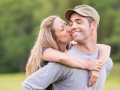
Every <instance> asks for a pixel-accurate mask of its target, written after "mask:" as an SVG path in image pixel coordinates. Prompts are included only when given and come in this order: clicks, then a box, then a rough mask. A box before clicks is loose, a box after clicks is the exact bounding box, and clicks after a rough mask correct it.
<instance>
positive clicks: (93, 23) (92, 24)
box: [91, 21, 97, 31]
mask: <svg viewBox="0 0 120 90" xmlns="http://www.w3.org/2000/svg"><path fill="white" fill-rule="evenodd" d="M91 28H92V30H93V31H94V30H97V22H95V21H93V22H92V23H91Z"/></svg>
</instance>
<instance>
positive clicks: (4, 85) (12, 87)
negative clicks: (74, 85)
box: [0, 63, 120, 90]
mask: <svg viewBox="0 0 120 90" xmlns="http://www.w3.org/2000/svg"><path fill="white" fill-rule="evenodd" d="M25 78H26V77H25V73H15V74H0V90H21V84H22V82H23V81H24V80H25ZM103 90H120V63H114V66H113V69H112V71H111V72H110V74H109V76H108V77H107V80H106V83H105V86H104V88H103Z"/></svg>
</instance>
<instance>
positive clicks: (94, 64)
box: [86, 59, 103, 71]
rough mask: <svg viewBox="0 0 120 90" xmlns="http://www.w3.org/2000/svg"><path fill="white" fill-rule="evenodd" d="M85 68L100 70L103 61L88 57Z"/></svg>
mask: <svg viewBox="0 0 120 90" xmlns="http://www.w3.org/2000/svg"><path fill="white" fill-rule="evenodd" d="M86 64H87V68H86V69H87V70H95V71H100V70H101V68H102V67H103V63H102V62H101V61H100V60H95V59H90V60H87V61H86Z"/></svg>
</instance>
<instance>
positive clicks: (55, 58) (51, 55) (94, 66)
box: [42, 48, 102, 71]
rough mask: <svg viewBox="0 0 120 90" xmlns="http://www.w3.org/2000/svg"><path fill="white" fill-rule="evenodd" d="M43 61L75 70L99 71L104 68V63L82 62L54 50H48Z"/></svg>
mask: <svg viewBox="0 0 120 90" xmlns="http://www.w3.org/2000/svg"><path fill="white" fill-rule="evenodd" d="M42 59H43V60H45V61H52V62H58V63H62V64H65V65H67V66H70V67H74V68H82V69H87V70H97V71H99V70H100V69H101V68H102V63H101V62H100V61H99V60H87V61H85V60H82V59H80V58H77V57H75V56H73V55H71V54H67V53H62V52H60V51H58V50H54V49H52V48H47V49H46V50H45V51H44V52H43V55H42Z"/></svg>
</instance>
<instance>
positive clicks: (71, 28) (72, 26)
mask: <svg viewBox="0 0 120 90" xmlns="http://www.w3.org/2000/svg"><path fill="white" fill-rule="evenodd" d="M76 28H77V26H76V24H74V23H73V24H72V25H71V26H70V30H71V32H74V31H75V29H76Z"/></svg>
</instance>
